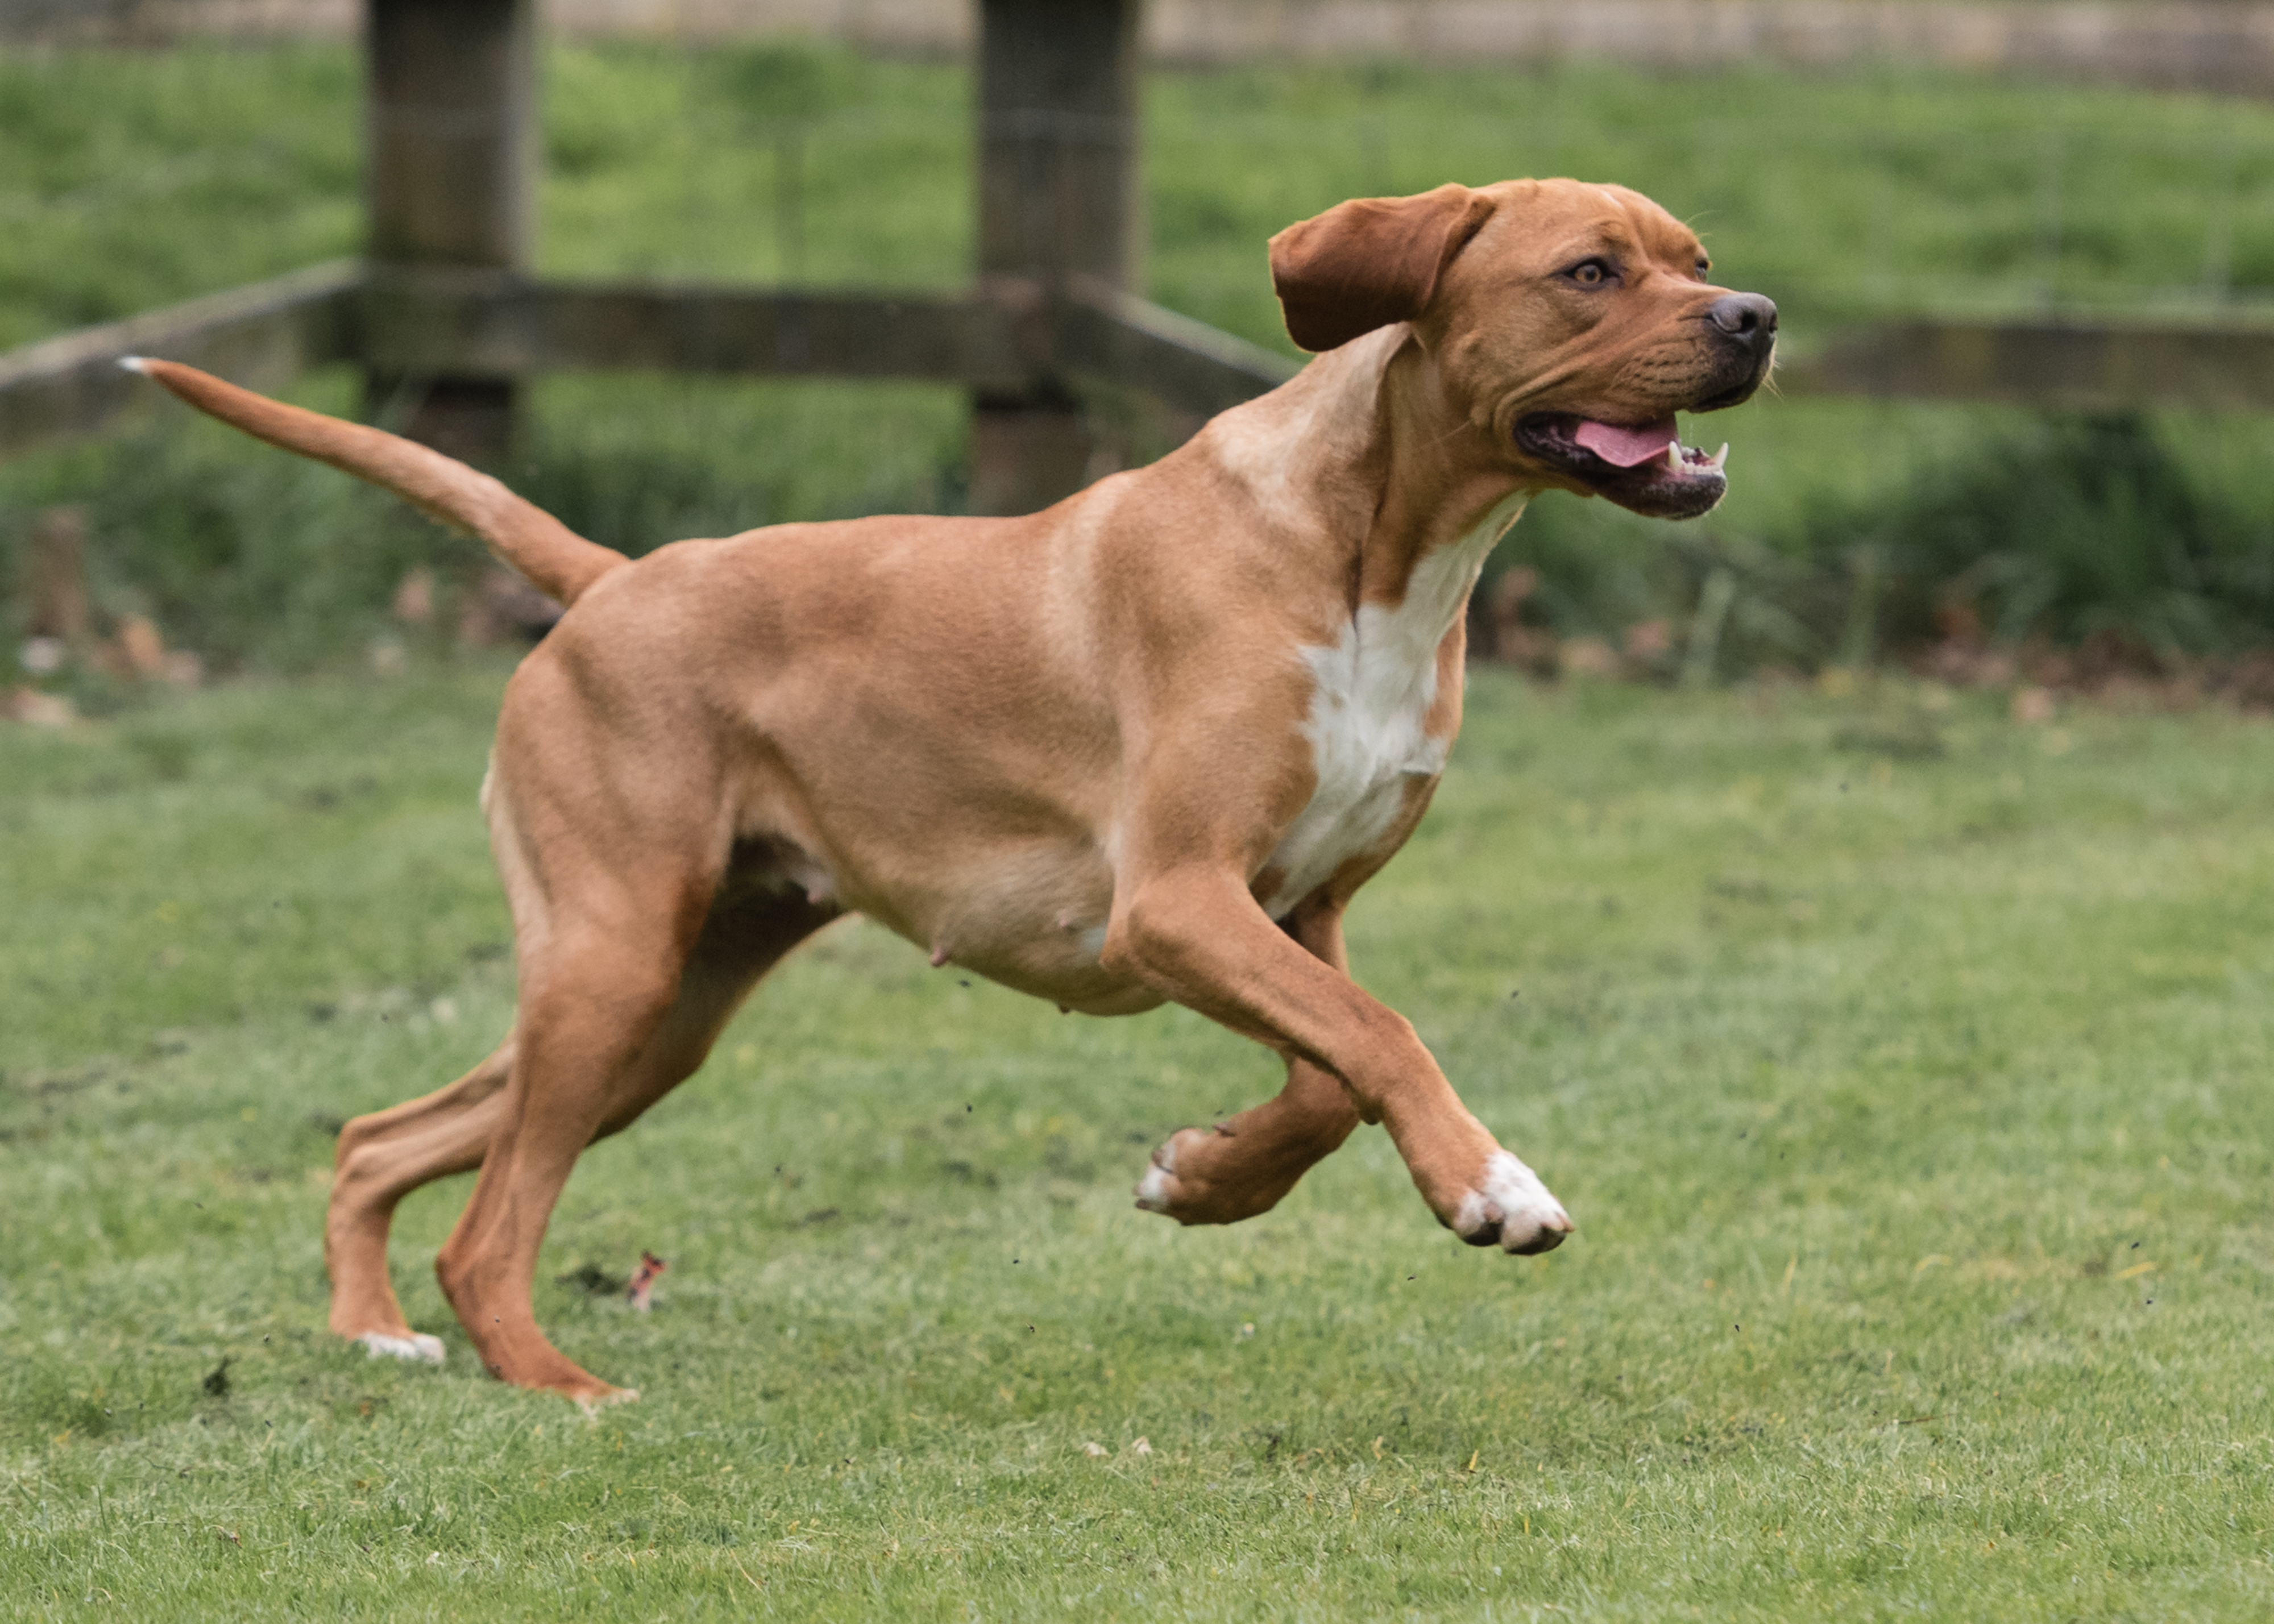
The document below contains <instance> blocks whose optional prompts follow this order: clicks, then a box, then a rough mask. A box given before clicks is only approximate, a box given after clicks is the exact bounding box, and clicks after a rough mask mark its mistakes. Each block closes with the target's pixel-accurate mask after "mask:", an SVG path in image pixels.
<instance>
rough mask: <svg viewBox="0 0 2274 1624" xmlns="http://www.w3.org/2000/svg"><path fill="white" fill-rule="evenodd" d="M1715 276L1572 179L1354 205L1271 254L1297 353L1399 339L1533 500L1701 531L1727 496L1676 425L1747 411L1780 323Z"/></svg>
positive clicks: (1633, 200)
mask: <svg viewBox="0 0 2274 1624" xmlns="http://www.w3.org/2000/svg"><path fill="white" fill-rule="evenodd" d="M1708 268H1709V267H1708V264H1707V261H1706V252H1705V250H1704V248H1703V247H1701V246H1700V245H1699V244H1698V237H1697V235H1696V233H1694V232H1692V231H1691V230H1690V228H1689V227H1687V226H1685V225H1683V223H1682V222H1680V221H1678V220H1676V219H1675V218H1674V216H1672V215H1671V214H1668V213H1667V212H1666V211H1665V210H1664V209H1662V208H1660V207H1659V206H1658V205H1657V204H1655V203H1653V202H1652V201H1651V200H1650V199H1648V198H1645V197H1644V196H1643V195H1642V194H1641V193H1639V192H1630V191H1628V190H1627V189H1626V188H1625V187H1623V186H1595V185H1589V184H1585V183H1583V182H1580V181H1575V180H1511V181H1502V182H1501V183H1499V184H1496V185H1491V186H1480V187H1469V186H1460V185H1445V186H1440V187H1438V188H1437V189H1436V190H1435V191H1434V192H1423V193H1421V194H1420V195H1419V196H1418V197H1411V198H1359V199H1354V200H1352V201H1351V202H1348V203H1344V204H1339V205H1337V207H1333V208H1330V209H1329V210H1328V211H1327V212H1326V213H1325V214H1320V215H1318V216H1316V217H1315V218H1314V219H1310V220H1306V221H1304V222H1302V223H1301V224H1299V225H1293V226H1290V227H1288V228H1287V229H1285V230H1284V231H1282V232H1281V233H1279V235H1278V236H1276V237H1273V238H1272V239H1271V280H1272V282H1273V284H1274V285H1275V286H1276V289H1278V293H1279V301H1280V304H1281V305H1282V307H1283V308H1284V310H1285V312H1286V315H1287V330H1288V332H1289V333H1291V335H1293V336H1294V340H1295V342H1297V343H1299V344H1300V345H1302V346H1303V348H1304V349H1306V350H1332V349H1335V348H1337V347H1338V346H1340V345H1342V344H1345V343H1348V342H1350V341H1351V340H1352V339H1353V338H1356V337H1358V336H1359V335H1360V334H1363V333H1369V332H1372V331H1374V329H1375V328H1377V327H1386V326H1388V325H1389V324H1390V323H1391V322H1395V321H1407V322H1411V323H1412V325H1413V330H1414V334H1415V335H1416V337H1417V338H1418V339H1419V341H1420V342H1421V344H1422V346H1423V347H1424V348H1425V349H1426V350H1427V351H1428V352H1429V354H1430V355H1431V356H1432V357H1434V360H1435V362H1436V365H1437V367H1438V369H1439V372H1440V373H1441V375H1442V379H1443V380H1444V384H1445V387H1446V388H1447V389H1448V391H1449V394H1450V396H1451V398H1452V400H1453V402H1455V404H1456V405H1457V407H1458V409H1459V410H1462V411H1463V412H1465V414H1466V415H1467V417H1468V418H1469V420H1470V422H1471V423H1472V425H1473V426H1474V428H1475V429H1476V430H1477V432H1479V433H1480V435H1482V436H1484V437H1486V439H1487V441H1488V443H1489V445H1490V447H1491V448H1492V449H1491V455H1494V456H1495V457H1499V458H1503V459H1505V460H1506V462H1508V464H1509V465H1510V469H1511V470H1512V471H1514V472H1516V473H1517V476H1518V477H1520V478H1521V479H1522V481H1523V482H1524V483H1525V484H1526V485H1530V486H1532V487H1533V488H1536V489H1545V488H1548V487H1556V488H1561V489H1563V490H1569V491H1577V492H1581V493H1582V494H1585V495H1601V496H1608V498H1610V499H1611V500H1613V501H1615V502H1616V503H1618V504H1619V505H1620V506H1621V507H1623V508H1632V509H1634V511H1636V512H1637V513H1643V514H1649V515H1653V516H1655V517H1660V518H1681V519H1687V518H1695V517H1696V516H1697V515H1699V514H1702V513H1704V512H1706V510H1707V509H1709V508H1712V507H1713V505H1714V504H1715V503H1716V502H1718V501H1720V500H1721V497H1722V493H1723V492H1726V491H1727V490H1728V479H1727V477H1725V476H1724V474H1723V472H1722V469H1721V460H1720V458H1719V457H1718V456H1707V455H1706V454H1705V453H1704V452H1702V451H1698V450H1692V449H1690V448H1688V447H1684V446H1683V444H1682V441H1681V438H1680V436H1679V434H1678V433H1677V432H1676V430H1675V413H1676V412H1682V411H1716V410H1720V409H1721V408H1722V407H1724V406H1735V405H1736V404H1738V403H1739V402H1742V401H1744V400H1747V399H1749V398H1751V395H1752V393H1753V391H1754V390H1756V389H1758V387H1760V386H1761V382H1762V380H1764V379H1766V377H1767V376H1768V373H1769V366H1770V363H1771V359H1772V357H1773V354H1774V351H1775V349H1776V306H1775V305H1773V304H1771V303H1770V302H1769V301H1768V300H1767V299H1766V298H1763V297H1761V296H1760V295H1759V294H1757V293H1732V292H1731V291H1730V290H1729V289H1727V288H1719V287H1715V286H1714V285H1713V283H1712V282H1710V281H1709V280H1708V279H1707V275H1706V273H1707V270H1708Z"/></svg>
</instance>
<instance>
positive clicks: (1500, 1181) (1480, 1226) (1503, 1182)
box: [1451, 1150, 1577, 1257]
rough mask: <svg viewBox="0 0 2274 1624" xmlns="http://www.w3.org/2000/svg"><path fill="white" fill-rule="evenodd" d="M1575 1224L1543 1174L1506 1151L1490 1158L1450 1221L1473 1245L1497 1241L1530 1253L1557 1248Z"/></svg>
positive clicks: (1507, 1249) (1511, 1249) (1506, 1247)
mask: <svg viewBox="0 0 2274 1624" xmlns="http://www.w3.org/2000/svg"><path fill="white" fill-rule="evenodd" d="M1576 1227H1577V1226H1576V1225H1574V1224H1573V1223H1572V1222H1571V1215H1570V1214H1569V1213H1567V1212H1565V1211H1564V1210H1563V1204H1562V1202H1561V1201H1559V1200H1557V1199H1555V1197H1554V1196H1552V1195H1550V1194H1548V1192H1547V1185H1546V1184H1541V1183H1540V1175H1539V1174H1537V1173H1535V1172H1533V1171H1532V1169H1530V1168H1528V1167H1526V1166H1525V1165H1524V1163H1523V1162H1519V1161H1517V1159H1516V1158H1515V1157H1514V1156H1511V1155H1510V1154H1508V1152H1506V1151H1504V1150H1496V1151H1495V1152H1493V1154H1492V1155H1491V1156H1490V1157H1489V1158H1488V1159H1487V1161H1486V1162H1485V1170H1484V1176H1483V1177H1481V1178H1480V1179H1479V1180H1478V1181H1477V1188H1475V1189H1473V1190H1472V1191H1470V1192H1468V1194H1466V1195H1465V1196H1463V1197H1462V1198H1461V1206H1460V1210H1459V1211H1458V1212H1457V1213H1456V1214H1454V1217H1453V1222H1452V1225H1451V1228H1452V1230H1453V1233H1454V1234H1456V1235H1457V1236H1459V1237H1461V1238H1462V1239H1463V1240H1465V1241H1466V1242H1467V1243H1468V1244H1470V1245H1472V1246H1497V1247H1499V1248H1500V1249H1501V1250H1502V1252H1517V1253H1520V1254H1522V1255H1524V1256H1527V1257H1529V1256H1531V1255H1532V1254H1533V1253H1536V1252H1553V1251H1555V1248H1556V1247H1558V1246H1561V1245H1562V1244H1563V1237H1565V1236H1567V1235H1569V1234H1570V1233H1571V1231H1572V1229H1574V1228H1576Z"/></svg>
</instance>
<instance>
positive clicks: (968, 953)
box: [776, 840, 1163, 1015]
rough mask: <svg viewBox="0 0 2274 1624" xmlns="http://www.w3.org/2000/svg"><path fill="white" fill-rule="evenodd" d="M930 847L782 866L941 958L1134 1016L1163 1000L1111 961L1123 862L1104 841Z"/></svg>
mask: <svg viewBox="0 0 2274 1624" xmlns="http://www.w3.org/2000/svg"><path fill="white" fill-rule="evenodd" d="M879 855H880V856H881V855H882V854H881V853H880V854H879ZM895 855H900V854H898V853H895ZM929 856H930V861H922V860H919V861H914V862H910V861H907V860H906V858H905V857H903V858H902V860H901V861H900V862H897V863H892V864H890V865H889V866H888V865H887V864H885V863H884V862H882V861H880V862H878V863H877V865H876V866H875V867H869V866H867V865H862V872H860V873H858V874H855V873H852V872H849V871H847V869H846V868H843V867H840V868H837V869H836V870H835V871H834V872H832V873H830V874H829V875H827V876H822V875H821V874H820V872H819V871H820V868H821V865H819V864H818V863H817V861H816V860H814V859H811V858H809V857H804V856H802V855H801V856H799V857H797V858H794V859H791V860H788V861H780V862H779V863H778V864H777V865H776V866H777V867H778V868H779V870H780V872H781V873H782V874H783V875H784V876H786V877H791V878H794V880H795V882H796V883H799V884H802V885H806V886H808V887H809V889H810V890H812V891H826V892H827V893H828V894H830V895H831V896H832V898H834V899H835V900H837V901H839V902H840V903H842V904H843V905H844V906H847V907H851V908H855V909H858V910H859V911H860V912H862V913H864V914H868V915H869V916H870V918H871V919H873V920H875V921H877V923H878V924H881V925H883V926H885V928H886V929H890V930H892V931H893V932H895V933H896V934H898V935H900V936H905V937H907V939H908V940H909V941H911V942H913V943H915V944H917V945H918V946H919V947H922V948H924V949H926V950H927V951H929V952H930V955H931V959H932V962H933V964H934V965H936V966H942V967H945V966H954V967H956V968H958V969H961V970H968V971H970V972H972V973H973V974H978V975H983V976H985V977H986V978H987V979H988V980H989V981H998V982H1000V983H1001V984H1002V985H1004V986H1005V987H1009V988H1012V989H1014V990H1016V991H1019V992H1023V993H1028V994H1031V995H1032V996H1035V997H1037V998H1047V999H1049V1000H1050V1002H1052V1003H1054V1004H1062V1005H1064V1006H1065V1008H1067V1009H1070V1010H1080V1011H1082V1013H1084V1014H1086V1015H1134V1014H1139V1013H1141V1012H1143V1011H1146V1010H1149V1009H1155V1008H1157V1007H1158V1006H1159V1005H1160V1004H1162V1003H1163V999H1162V996H1161V995H1160V994H1159V993H1158V992H1156V991H1155V990H1154V989H1152V988H1151V987H1150V986H1148V985H1147V984H1146V983H1145V982H1143V981H1139V980H1137V979H1136V978H1134V977H1132V976H1128V975H1125V974H1116V973H1114V972H1112V971H1111V970H1108V969H1107V968H1106V967H1105V966H1104V965H1103V964H1102V963H1101V962H1099V960H1100V955H1101V954H1103V951H1104V949H1105V930H1106V925H1107V922H1108V921H1109V920H1110V919H1111V915H1112V912H1113V872H1112V869H1111V868H1110V867H1108V866H1107V864H1106V861H1105V860H1104V857H1103V853H1100V852H1099V850H1098V849H1097V847H1096V845H1095V844H1094V843H1093V842H1090V841H1087V840H1065V841H1042V842H1032V841H1029V842H1020V843H1018V844H1015V845H1005V846H994V847H990V848H985V849H982V850H979V851H977V852H972V851H959V852H956V853H953V854H952V855H951V854H949V853H930V854H929Z"/></svg>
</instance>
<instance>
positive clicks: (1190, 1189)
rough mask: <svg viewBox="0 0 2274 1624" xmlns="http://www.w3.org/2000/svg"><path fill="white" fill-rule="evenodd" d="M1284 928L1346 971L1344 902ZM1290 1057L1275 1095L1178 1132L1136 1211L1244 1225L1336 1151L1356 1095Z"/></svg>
mask: <svg viewBox="0 0 2274 1624" xmlns="http://www.w3.org/2000/svg"><path fill="white" fill-rule="evenodd" d="M1284 929H1285V931H1286V933H1287V934H1288V936H1291V937H1292V938H1293V939H1294V940H1295V941H1296V942H1298V943H1299V944H1301V945H1302V947H1303V949H1304V950H1305V951H1306V952H1308V953H1310V954H1311V956H1312V957H1313V958H1314V959H1318V960H1319V962H1320V963H1321V964H1323V965H1326V966H1328V967H1329V968H1330V969H1333V970H1335V971H1337V973H1339V974H1349V968H1350V966H1349V960H1348V959H1347V957H1346V956H1345V954H1344V951H1343V910H1342V905H1341V904H1340V903H1339V902H1336V901H1332V900H1329V899H1328V898H1323V897H1321V898H1314V899H1313V900H1312V901H1309V902H1306V903H1304V904H1303V905H1302V906H1300V907H1299V908H1297V909H1296V910H1295V912H1294V913H1293V914H1291V915H1290V916H1289V917H1288V919H1287V921H1285V924H1284ZM1286 1059H1287V1085H1286V1086H1285V1087H1284V1088H1282V1089H1281V1090H1280V1091H1279V1092H1278V1093H1277V1094H1275V1095H1273V1096H1272V1097H1271V1098H1270V1099H1269V1100H1266V1101H1264V1102H1263V1103H1262V1104H1261V1105H1258V1106H1255V1107H1254V1108H1252V1109H1248V1110H1244V1111H1242V1112H1240V1113H1239V1115H1238V1116H1233V1117H1231V1118H1230V1119H1228V1120H1226V1121H1224V1122H1221V1123H1218V1124H1216V1125H1215V1126H1214V1127H1210V1128H1185V1129H1181V1130H1179V1131H1178V1132H1176V1133H1174V1134H1172V1135H1171V1137H1170V1139H1169V1141H1168V1143H1166V1144H1164V1145H1163V1146H1162V1147H1160V1148H1159V1149H1158V1150H1156V1151H1155V1152H1154V1153H1153V1165H1152V1166H1150V1167H1148V1168H1147V1169H1145V1177H1144V1179H1143V1181H1142V1182H1141V1183H1140V1184H1138V1186H1137V1205H1138V1206H1140V1207H1143V1208H1145V1210H1146V1211H1148V1212H1154V1213H1160V1214H1163V1215H1164V1216H1167V1217H1170V1218H1173V1219H1175V1220H1176V1221H1177V1222H1178V1223H1187V1224H1190V1223H1238V1222H1239V1221H1240V1220H1241V1219H1243V1218H1253V1217H1254V1216H1255V1215H1256V1214H1259V1213H1267V1212H1269V1211H1270V1210H1271V1209H1272V1208H1273V1207H1276V1206H1277V1205H1278V1204H1279V1199H1280V1198H1281V1197H1282V1196H1284V1195H1285V1194H1286V1193H1287V1192H1289V1191H1290V1190H1292V1189H1293V1188H1294V1187H1295V1184H1296V1181H1297V1180H1299V1179H1300V1178H1301V1177H1303V1175H1304V1174H1306V1173H1307V1172H1309V1171H1310V1170H1311V1169H1312V1168H1314V1167H1315V1166H1316V1165H1317V1164H1318V1163H1319V1162H1321V1161H1323V1160H1324V1159H1325V1158H1326V1157H1328V1156H1329V1155H1331V1154H1334V1152H1335V1151H1336V1150H1337V1149H1338V1148H1340V1147H1341V1145H1342V1142H1343V1141H1344V1139H1348V1138H1350V1136H1351V1130H1352V1129H1353V1128H1355V1127H1357V1126H1358V1124H1359V1115H1358V1106H1357V1103H1356V1102H1355V1101H1353V1100H1352V1098H1351V1094H1350V1090H1349V1089H1347V1088H1345V1087H1344V1086H1343V1085H1342V1080H1341V1079H1339V1078H1337V1077H1336V1076H1335V1075H1334V1073H1333V1072H1331V1071H1326V1070H1324V1069H1323V1068H1321V1066H1319V1065H1318V1064H1315V1063H1314V1062H1313V1061H1311V1060H1308V1059H1306V1058H1305V1057H1304V1056H1301V1055H1300V1054H1297V1053H1294V1052H1292V1051H1290V1052H1289V1053H1288V1054H1287V1056H1286Z"/></svg>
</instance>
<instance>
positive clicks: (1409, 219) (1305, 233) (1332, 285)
mask: <svg viewBox="0 0 2274 1624" xmlns="http://www.w3.org/2000/svg"><path fill="white" fill-rule="evenodd" d="M1492 212H1493V199H1491V198H1490V197H1488V196H1487V195H1486V194H1485V193H1483V192H1474V191H1472V190H1471V189H1470V188H1468V187H1466V186H1462V185H1457V184H1451V183H1448V184H1445V185H1442V186H1440V187H1438V188H1437V189H1436V190H1435V191H1434V192H1422V193H1420V194H1419V196H1418V197H1411V198H1353V199H1351V200H1350V201H1349V202H1347V203H1337V204H1336V205H1335V207H1332V208H1330V209H1329V210H1328V211H1327V212H1326V213H1325V214H1317V215H1314V216H1313V217H1312V218H1310V219H1308V220H1306V221H1304V222H1301V223H1300V224H1298V225H1291V226H1289V227H1288V228H1287V229H1285V230H1284V231H1282V232H1281V233H1279V235H1278V236H1276V237H1273V238H1272V239H1271V285H1272V287H1273V288H1274V289H1276V291H1277V292H1278V295H1279V307H1280V308H1281V309H1282V310H1283V311H1284V312H1286V315H1287V332H1288V335H1289V336H1290V337H1291V338H1293V339H1294V341H1295V342H1297V343H1299V344H1300V345H1301V346H1302V347H1303V348H1304V349H1306V350H1333V349H1335V348H1337V347H1338V346H1340V345H1343V344H1347V343H1348V342H1350V341H1351V340H1352V339H1354V338H1356V337H1357V336H1358V335H1359V334H1361V333H1371V332H1373V331H1374V328H1376V327H1388V326H1389V324H1390V323H1391V322H1393V321H1411V320H1413V318H1414V317H1416V316H1418V315H1419V314H1420V313H1421V312H1422V310H1423V309H1424V308H1425V307H1426V306H1427V305H1428V303H1429V296H1430V295H1431V294H1432V293H1434V292H1435V291H1436V289H1437V278H1438V277H1439V275H1441V274H1442V273H1443V271H1444V268H1445V267H1446V266H1448V265H1449V264H1450V263H1451V262H1452V259H1453V256H1454V255H1455V254H1457V253H1458V252H1461V248H1462V246H1463V244H1466V243H1467V242H1468V240H1469V239H1470V238H1471V237H1474V236H1475V235H1476V234H1477V229H1478V228H1479V227H1480V226H1482V225H1483V224H1484V222H1486V220H1487V219H1488V218H1490V217H1491V214H1492Z"/></svg>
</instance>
